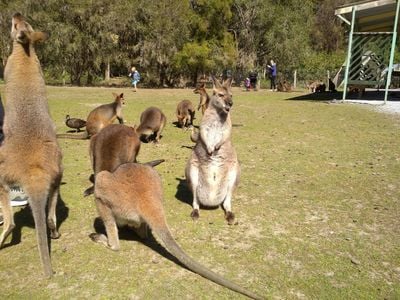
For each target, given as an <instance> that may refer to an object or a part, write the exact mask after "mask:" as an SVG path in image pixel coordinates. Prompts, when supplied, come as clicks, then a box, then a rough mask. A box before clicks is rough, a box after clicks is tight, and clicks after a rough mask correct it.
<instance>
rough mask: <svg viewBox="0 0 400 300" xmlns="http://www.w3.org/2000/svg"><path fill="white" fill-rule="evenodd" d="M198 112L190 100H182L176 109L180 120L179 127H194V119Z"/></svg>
mask: <svg viewBox="0 0 400 300" xmlns="http://www.w3.org/2000/svg"><path fill="white" fill-rule="evenodd" d="M195 113H196V111H195V110H194V108H193V104H192V102H191V101H190V100H182V101H181V102H179V103H178V106H177V107H176V117H177V119H178V126H179V127H181V128H188V127H191V126H193V119H194V115H195Z"/></svg>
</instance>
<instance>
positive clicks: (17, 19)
mask: <svg viewBox="0 0 400 300" xmlns="http://www.w3.org/2000/svg"><path fill="white" fill-rule="evenodd" d="M22 22H24V17H23V16H22V15H21V14H20V13H15V14H14V15H13V17H12V26H11V32H13V31H15V30H16V29H17V27H18V25H19V24H21V23H22Z"/></svg>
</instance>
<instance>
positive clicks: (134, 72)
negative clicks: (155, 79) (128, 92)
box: [128, 67, 140, 92]
mask: <svg viewBox="0 0 400 300" xmlns="http://www.w3.org/2000/svg"><path fill="white" fill-rule="evenodd" d="M128 76H129V77H130V78H131V82H132V86H133V91H134V92H137V87H136V85H137V84H138V83H139V81H140V73H139V72H138V71H137V70H136V68H135V67H132V68H131V72H130V73H129V75H128Z"/></svg>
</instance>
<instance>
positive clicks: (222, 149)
mask: <svg viewBox="0 0 400 300" xmlns="http://www.w3.org/2000/svg"><path fill="white" fill-rule="evenodd" d="M232 105H233V102H232V94H231V79H228V80H227V81H225V82H224V83H223V84H221V83H220V82H219V81H218V80H217V79H215V78H213V95H212V96H211V98H210V105H209V107H208V108H207V110H206V111H205V113H204V116H203V118H202V120H201V123H200V131H199V132H198V134H196V135H194V136H193V137H192V138H193V140H194V141H196V145H195V146H194V149H193V152H192V155H191V157H190V159H189V161H188V163H187V165H186V170H185V174H186V179H187V181H188V184H189V187H190V189H191V190H192V193H193V211H192V213H191V217H192V218H193V219H194V220H196V219H198V218H199V207H200V204H202V205H205V206H218V205H220V204H222V207H223V208H224V210H225V218H226V220H227V221H228V224H233V222H234V219H235V216H234V214H233V213H232V210H231V201H232V194H233V191H234V189H235V187H236V186H237V184H238V181H239V176H240V166H239V162H238V159H237V155H236V152H235V149H234V147H233V145H232V142H231V132H232V122H231V117H230V109H231V107H232Z"/></svg>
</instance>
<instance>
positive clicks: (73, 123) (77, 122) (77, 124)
mask: <svg viewBox="0 0 400 300" xmlns="http://www.w3.org/2000/svg"><path fill="white" fill-rule="evenodd" d="M65 125H67V126H68V127H69V128H73V129H76V132H79V131H81V128H83V127H85V126H86V121H85V120H82V119H78V118H71V117H70V116H69V115H67V116H66V117H65Z"/></svg>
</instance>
